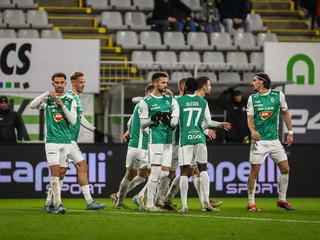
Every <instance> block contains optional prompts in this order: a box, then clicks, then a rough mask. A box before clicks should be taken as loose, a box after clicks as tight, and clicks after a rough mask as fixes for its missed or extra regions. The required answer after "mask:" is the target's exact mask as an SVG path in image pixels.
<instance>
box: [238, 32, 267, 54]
mask: <svg viewBox="0 0 320 240" xmlns="http://www.w3.org/2000/svg"><path fill="white" fill-rule="evenodd" d="M234 45H236V46H238V48H239V49H240V50H241V51H259V50H260V48H261V47H260V46H258V45H257V44H256V40H255V38H254V36H253V34H252V33H250V32H245V33H244V32H237V33H235V34H234Z"/></svg>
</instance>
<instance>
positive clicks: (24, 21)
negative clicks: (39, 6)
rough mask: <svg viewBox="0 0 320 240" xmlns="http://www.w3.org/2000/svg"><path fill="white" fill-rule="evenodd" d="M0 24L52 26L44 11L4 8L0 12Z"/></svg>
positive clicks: (16, 26)
mask: <svg viewBox="0 0 320 240" xmlns="http://www.w3.org/2000/svg"><path fill="white" fill-rule="evenodd" d="M0 26H2V28H3V27H7V28H52V27H53V24H52V23H49V22H48V14H47V12H46V11H39V10H28V11H27V12H26V13H24V12H23V11H22V10H13V9H6V10H4V11H3V12H2V13H1V12H0Z"/></svg>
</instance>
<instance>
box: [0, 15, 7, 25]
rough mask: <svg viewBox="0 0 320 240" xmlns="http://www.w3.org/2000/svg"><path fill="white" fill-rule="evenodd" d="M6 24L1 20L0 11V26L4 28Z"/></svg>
mask: <svg viewBox="0 0 320 240" xmlns="http://www.w3.org/2000/svg"><path fill="white" fill-rule="evenodd" d="M6 26H7V24H5V23H4V22H3V16H2V12H0V28H5V27H6Z"/></svg>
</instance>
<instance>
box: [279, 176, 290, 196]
mask: <svg viewBox="0 0 320 240" xmlns="http://www.w3.org/2000/svg"><path fill="white" fill-rule="evenodd" d="M278 184H279V196H278V199H279V200H280V201H282V202H285V201H286V197H287V189H288V184H289V173H288V174H282V173H281V174H280V177H279V181H278Z"/></svg>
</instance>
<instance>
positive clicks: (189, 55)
mask: <svg viewBox="0 0 320 240" xmlns="http://www.w3.org/2000/svg"><path fill="white" fill-rule="evenodd" d="M179 62H180V63H181V64H182V65H183V67H184V68H185V69H187V70H194V69H195V67H197V68H198V69H204V68H205V65H202V64H201V58H200V54H199V52H193V51H181V52H180V53H179Z"/></svg>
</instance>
